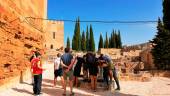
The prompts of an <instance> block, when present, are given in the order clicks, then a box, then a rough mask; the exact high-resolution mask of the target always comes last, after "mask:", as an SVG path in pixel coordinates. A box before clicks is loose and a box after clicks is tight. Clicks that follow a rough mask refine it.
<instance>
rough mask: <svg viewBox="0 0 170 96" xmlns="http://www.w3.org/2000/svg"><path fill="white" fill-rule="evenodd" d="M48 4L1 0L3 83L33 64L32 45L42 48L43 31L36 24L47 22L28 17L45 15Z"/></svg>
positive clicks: (0, 79) (0, 68)
mask: <svg viewBox="0 0 170 96" xmlns="http://www.w3.org/2000/svg"><path fill="white" fill-rule="evenodd" d="M46 7H47V1H46V0H43V1H42V0H0V86H2V85H3V84H5V83H7V82H10V81H11V82H12V80H13V78H16V77H17V76H19V77H20V75H21V72H22V71H24V70H26V69H27V68H29V67H30V63H29V57H30V56H29V54H30V51H31V49H32V48H33V47H34V48H39V49H42V48H43V41H44V33H43V32H41V31H40V30H37V29H35V25H36V26H37V27H38V28H39V27H41V28H43V25H45V24H44V22H43V21H42V20H41V21H38V22H37V21H36V22H35V21H34V20H33V21H30V20H29V19H27V22H26V18H25V17H30V16H32V17H39V18H46ZM16 80H17V79H16ZM14 81H15V80H14Z"/></svg>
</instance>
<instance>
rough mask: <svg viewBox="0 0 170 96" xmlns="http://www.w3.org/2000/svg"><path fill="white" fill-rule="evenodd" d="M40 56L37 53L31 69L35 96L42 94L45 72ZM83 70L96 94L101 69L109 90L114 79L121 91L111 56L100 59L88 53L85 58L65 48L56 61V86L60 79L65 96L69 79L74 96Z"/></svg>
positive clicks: (103, 56)
mask: <svg viewBox="0 0 170 96" xmlns="http://www.w3.org/2000/svg"><path fill="white" fill-rule="evenodd" d="M40 56H41V55H40V54H38V52H37V53H36V52H35V57H34V58H32V60H31V65H32V67H31V68H32V72H33V76H34V84H33V91H34V94H35V96H39V95H40V93H41V83H42V71H43V70H44V69H43V68H42V66H41V62H40ZM82 68H83V77H84V79H88V78H90V82H91V89H92V90H93V91H94V92H96V89H97V75H98V73H99V68H100V69H101V68H102V69H103V80H104V82H105V83H106V85H107V88H109V80H110V82H112V78H114V80H115V82H116V84H117V88H116V90H120V85H119V80H118V77H117V73H116V69H115V66H114V64H113V62H112V59H111V58H110V57H109V56H107V55H103V54H101V55H100V57H98V58H97V57H96V55H95V54H94V53H92V52H88V53H86V55H84V56H81V54H77V55H76V56H73V54H72V53H71V52H70V49H69V48H65V53H64V54H63V55H61V54H59V53H58V54H57V57H56V58H55V60H54V86H55V85H56V80H57V77H60V79H61V84H62V87H63V89H64V93H63V95H64V96H66V86H67V78H69V86H70V96H72V95H74V92H73V85H75V86H76V87H78V84H79V80H78V77H80V73H81V69H82Z"/></svg>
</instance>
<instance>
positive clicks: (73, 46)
mask: <svg viewBox="0 0 170 96" xmlns="http://www.w3.org/2000/svg"><path fill="white" fill-rule="evenodd" d="M76 32H77V19H76V23H75V28H74V34H73V38H72V49H73V50H76V47H75V46H76V45H77V44H76Z"/></svg>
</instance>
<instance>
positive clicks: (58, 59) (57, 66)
mask: <svg viewBox="0 0 170 96" xmlns="http://www.w3.org/2000/svg"><path fill="white" fill-rule="evenodd" d="M54 64H55V69H56V70H58V69H59V67H60V64H61V58H60V57H57V58H56V59H55V60H54Z"/></svg>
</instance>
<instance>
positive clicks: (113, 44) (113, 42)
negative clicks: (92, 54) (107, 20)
mask: <svg viewBox="0 0 170 96" xmlns="http://www.w3.org/2000/svg"><path fill="white" fill-rule="evenodd" d="M112 35H113V36H112V48H116V31H114V30H113V32H112Z"/></svg>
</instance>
